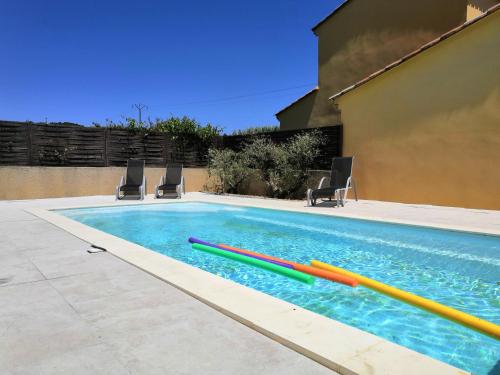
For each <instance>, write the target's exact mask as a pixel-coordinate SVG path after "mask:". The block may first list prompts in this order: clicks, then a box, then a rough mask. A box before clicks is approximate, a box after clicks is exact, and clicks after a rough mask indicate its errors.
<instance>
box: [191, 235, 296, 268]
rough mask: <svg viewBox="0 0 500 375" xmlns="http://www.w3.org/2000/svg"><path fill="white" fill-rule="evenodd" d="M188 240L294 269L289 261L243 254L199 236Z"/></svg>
mask: <svg viewBox="0 0 500 375" xmlns="http://www.w3.org/2000/svg"><path fill="white" fill-rule="evenodd" d="M188 241H189V242H190V243H197V244H200V245H205V246H210V247H214V248H216V249H219V250H224V251H229V252H231V253H235V254H240V255H244V256H247V257H249V258H254V259H258V260H263V261H264V262H268V263H272V264H276V265H277V266H281V267H285V268H290V269H292V270H293V266H292V265H290V264H288V263H283V262H279V261H277V260H271V259H267V258H263V257H260V256H258V255H251V254H243V253H240V252H238V251H235V250H230V249H225V248H223V247H220V246H217V245H214V244H211V243H209V242H205V241H202V240H200V239H198V238H195V237H189V238H188Z"/></svg>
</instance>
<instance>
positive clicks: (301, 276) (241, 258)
mask: <svg viewBox="0 0 500 375" xmlns="http://www.w3.org/2000/svg"><path fill="white" fill-rule="evenodd" d="M192 246H193V249H195V250H200V251H204V252H206V253H210V254H214V255H218V256H221V257H224V258H228V259H231V260H235V261H237V262H240V263H245V264H248V265H251V266H254V267H258V268H262V269H264V270H266V271H271V272H274V273H277V274H280V275H282V276H286V277H289V278H291V279H295V280H297V281H300V282H303V283H305V284H314V280H315V279H314V277H312V276H311V275H308V274H305V273H303V272H299V271H295V270H292V269H290V268H286V267H281V266H278V265H276V264H273V263H269V262H265V261H263V260H260V259H255V258H250V257H247V256H245V255H241V254H237V253H232V252H229V251H225V250H221V249H216V248H215V247H210V246H205V245H201V244H198V243H193V245H192Z"/></svg>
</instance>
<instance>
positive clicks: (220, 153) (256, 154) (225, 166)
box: [209, 131, 324, 198]
mask: <svg viewBox="0 0 500 375" xmlns="http://www.w3.org/2000/svg"><path fill="white" fill-rule="evenodd" d="M323 142H324V139H323V136H322V134H321V132H320V131H313V132H308V133H301V134H297V135H295V136H294V137H292V138H291V139H290V140H288V141H287V142H285V143H282V144H275V143H273V142H272V141H271V140H270V139H269V138H267V137H257V138H254V139H253V140H251V141H250V142H249V143H247V144H246V145H245V146H244V147H243V149H242V150H241V151H239V152H235V151H232V150H227V149H226V150H216V149H212V150H210V152H209V159H210V169H209V171H210V175H212V176H216V177H217V178H218V179H219V181H220V191H221V192H234V193H235V192H239V187H240V186H241V184H242V182H243V181H244V179H245V178H246V177H248V176H249V175H250V174H252V173H255V172H256V173H257V174H258V175H259V176H260V179H261V180H262V181H263V182H264V183H265V185H266V190H267V195H268V196H270V197H274V198H295V197H298V196H299V195H300V194H302V192H303V191H302V189H303V187H304V185H305V182H306V180H307V178H308V169H309V168H311V166H312V165H313V163H314V160H315V158H316V157H317V156H318V155H319V146H320V145H321V144H322V143H323Z"/></svg>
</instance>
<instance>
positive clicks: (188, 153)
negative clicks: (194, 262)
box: [0, 121, 342, 169]
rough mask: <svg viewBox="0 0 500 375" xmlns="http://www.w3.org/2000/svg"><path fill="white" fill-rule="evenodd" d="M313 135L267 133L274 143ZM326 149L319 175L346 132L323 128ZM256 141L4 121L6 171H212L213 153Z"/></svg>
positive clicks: (1, 139)
mask: <svg viewBox="0 0 500 375" xmlns="http://www.w3.org/2000/svg"><path fill="white" fill-rule="evenodd" d="M311 130H312V129H304V130H292V131H279V132H271V133H264V134H262V135H264V136H269V137H270V138H271V140H273V142H277V143H280V142H284V141H286V140H287V139H289V138H290V137H291V136H293V135H295V134H297V133H300V132H307V131H311ZM321 131H322V132H323V134H324V135H325V136H326V140H327V142H326V144H325V145H324V146H323V147H322V148H321V156H320V157H319V158H318V160H317V166H316V167H317V168H318V169H328V168H329V167H330V164H331V158H332V157H334V156H339V155H341V153H342V126H340V125H338V126H332V127H326V128H321ZM251 137H252V136H248V135H235V136H223V137H218V138H216V139H214V141H213V143H212V144H206V143H204V142H202V141H200V140H196V139H195V140H193V139H189V138H186V139H177V140H175V141H174V140H173V139H172V137H171V136H169V135H167V134H164V133H155V132H149V133H143V132H134V131H131V130H127V129H116V128H100V127H83V126H78V125H71V124H60V125H50V124H49V125H47V124H33V123H22V122H13V121H0V165H30V166H88V167H105V166H123V165H125V164H126V162H127V159H130V158H138V159H144V160H145V161H146V165H148V166H164V165H165V164H166V163H168V162H179V163H182V164H184V166H186V167H201V166H206V165H207V162H208V160H207V151H208V148H209V147H212V146H216V147H229V148H231V149H241V148H242V147H243V145H244V143H245V142H246V141H248V140H249V139H250V138H251Z"/></svg>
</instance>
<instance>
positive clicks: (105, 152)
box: [104, 128, 109, 167]
mask: <svg viewBox="0 0 500 375" xmlns="http://www.w3.org/2000/svg"><path fill="white" fill-rule="evenodd" d="M108 165H109V162H108V128H104V166H105V167H107V166H108Z"/></svg>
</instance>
